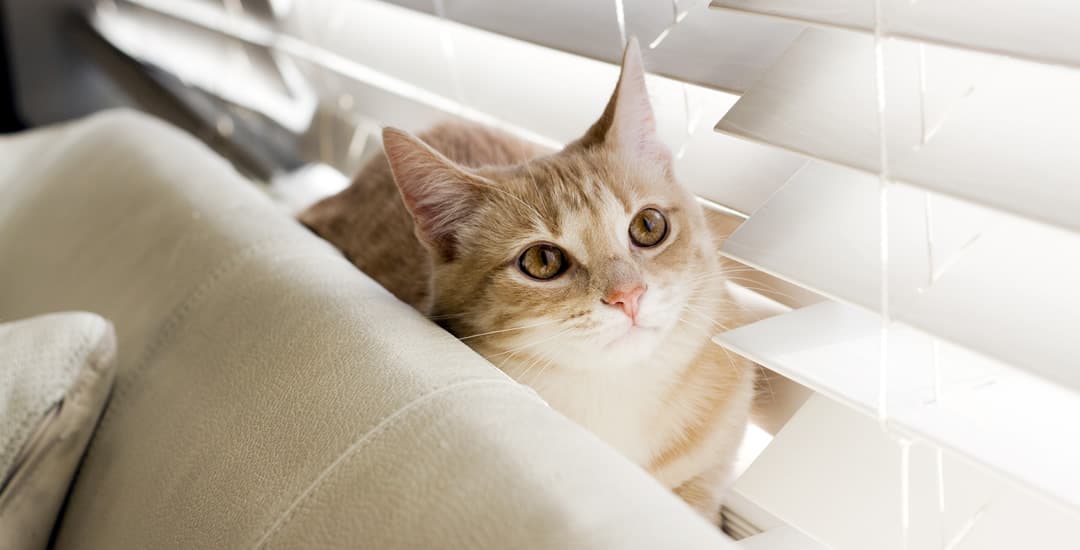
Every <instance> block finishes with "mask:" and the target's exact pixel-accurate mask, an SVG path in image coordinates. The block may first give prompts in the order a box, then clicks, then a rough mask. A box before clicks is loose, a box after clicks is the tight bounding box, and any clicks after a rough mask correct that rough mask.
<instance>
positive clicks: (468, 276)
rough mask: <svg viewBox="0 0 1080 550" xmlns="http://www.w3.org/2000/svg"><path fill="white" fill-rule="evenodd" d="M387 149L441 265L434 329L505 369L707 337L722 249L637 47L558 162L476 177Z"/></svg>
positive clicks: (634, 354) (402, 148) (413, 142)
mask: <svg viewBox="0 0 1080 550" xmlns="http://www.w3.org/2000/svg"><path fill="white" fill-rule="evenodd" d="M384 143H385V148H386V152H387V158H388V159H389V161H390V164H391V167H392V169H393V172H394V177H395V180H396V182H397V184H398V186H399V188H400V189H401V192H402V196H403V198H404V200H405V203H406V205H407V207H408V208H409V210H410V211H411V212H412V214H413V218H414V220H415V222H416V232H417V235H418V236H419V237H420V240H421V241H422V242H424V244H425V245H426V246H427V247H428V249H429V250H430V251H431V252H432V256H433V259H434V282H433V283H434V289H433V290H434V306H433V310H432V314H433V318H436V319H439V320H440V322H442V323H443V324H445V325H446V326H448V327H449V328H450V329H451V330H452V331H453V332H455V333H456V334H457V335H458V336H459V337H463V339H464V340H465V341H466V342H468V343H469V344H470V345H472V346H473V347H475V348H477V349H478V350H480V351H481V352H482V353H484V354H485V355H487V356H488V357H489V358H490V359H491V360H492V361H493V362H494V363H496V364H500V363H502V362H503V359H505V360H507V363H509V364H511V365H517V367H518V368H520V367H521V366H522V365H529V364H535V365H540V366H543V365H546V364H555V365H559V366H562V367H569V368H575V367H582V368H593V367H597V368H599V367H605V366H618V365H625V364H631V363H638V362H640V360H641V359H643V358H647V357H649V356H650V355H651V352H652V351H653V350H655V348H656V346H657V345H658V344H659V343H660V342H661V341H663V340H664V339H665V338H666V337H668V336H669V335H671V334H672V332H673V331H699V332H700V331H702V327H703V325H707V324H708V321H707V319H708V318H709V317H710V316H711V315H712V313H713V312H712V311H711V310H712V309H713V307H712V306H714V305H715V304H710V303H709V299H708V296H707V294H708V291H707V289H708V288H709V287H711V286H712V285H713V284H715V281H714V280H710V277H709V275H710V274H711V273H714V272H715V271H716V270H717V265H716V259H715V247H714V246H713V243H712V240H711V238H710V237H709V234H708V229H707V227H706V225H705V220H704V215H703V212H702V210H701V207H700V205H699V204H698V202H697V201H696V199H695V197H694V196H693V195H692V194H691V193H689V192H688V191H687V190H686V189H684V188H683V187H682V186H681V185H679V183H678V182H677V181H676V180H675V177H674V170H673V160H672V156H671V153H670V151H669V150H668V148H667V147H666V146H665V145H664V144H663V143H662V142H661V140H660V139H659V137H658V136H657V133H656V123H655V119H654V117H653V112H652V107H651V105H650V102H649V96H648V93H647V90H646V87H645V79H644V70H643V66H642V61H641V57H640V53H639V52H638V49H637V46H636V43H634V42H631V44H630V45H629V46H628V47H627V51H626V54H625V55H624V59H623V66H622V73H621V75H620V78H619V82H618V85H617V87H616V89H615V93H614V94H613V95H612V97H611V100H610V101H609V102H608V105H607V108H606V109H605V111H604V113H603V115H602V116H601V117H600V119H599V120H598V121H597V122H596V123H595V124H594V125H593V126H592V127H591V128H590V129H589V130H588V131H587V132H586V134H585V135H584V137H582V138H581V139H579V140H578V141H576V142H574V143H571V144H570V145H568V146H567V147H566V148H565V149H563V150H562V151H560V152H558V153H556V154H553V155H550V156H547V157H541V158H538V159H535V160H533V161H529V162H528V163H525V164H523V165H518V166H512V167H503V168H481V169H475V170H470V169H466V168H463V167H461V166H458V165H455V164H454V163H453V162H451V161H450V160H448V159H447V158H446V157H444V156H443V155H441V154H439V153H438V152H436V151H434V150H433V149H431V148H430V147H428V146H427V145H425V144H424V143H423V142H421V141H420V140H418V139H416V138H414V137H412V136H410V135H409V134H407V133H405V132H401V131H398V130H393V129H388V130H386V131H385V132H384Z"/></svg>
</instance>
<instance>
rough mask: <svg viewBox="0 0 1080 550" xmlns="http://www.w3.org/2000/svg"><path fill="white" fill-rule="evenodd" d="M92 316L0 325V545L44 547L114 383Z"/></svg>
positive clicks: (103, 333)
mask: <svg viewBox="0 0 1080 550" xmlns="http://www.w3.org/2000/svg"><path fill="white" fill-rule="evenodd" d="M115 351H116V341H115V337H114V335H113V329H112V325H110V324H109V322H108V321H106V320H105V319H102V318H101V317H99V316H97V315H94V314H92V313H82V312H73V313H56V314H52V315H42V316H39V317H34V318H31V319H26V320H22V321H13V322H9V323H4V324H0V548H45V545H46V543H47V542H48V541H49V534H50V533H51V532H52V529H53V524H54V523H55V521H56V515H57V512H58V511H59V510H60V505H61V504H62V503H63V502H64V496H65V495H67V492H68V485H69V483H70V482H71V479H72V477H73V476H74V474H75V469H76V468H77V467H78V465H79V459H80V458H81V457H82V455H83V450H84V449H85V448H86V444H87V442H88V441H89V440H90V435H91V434H92V433H93V431H94V426H95V425H96V424H97V419H98V416H99V414H100V413H101V409H102V408H103V407H104V405H105V399H106V397H107V396H108V394H109V388H110V387H111V386H112V381H113V373H114V369H113V365H114V363H113V359H114V354H115Z"/></svg>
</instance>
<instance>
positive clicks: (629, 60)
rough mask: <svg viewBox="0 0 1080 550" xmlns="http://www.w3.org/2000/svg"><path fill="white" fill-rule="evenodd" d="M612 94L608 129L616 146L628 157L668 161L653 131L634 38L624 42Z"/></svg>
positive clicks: (667, 154)
mask: <svg viewBox="0 0 1080 550" xmlns="http://www.w3.org/2000/svg"><path fill="white" fill-rule="evenodd" d="M615 93H616V100H615V114H614V120H613V121H612V128H611V129H612V133H613V134H614V136H613V137H614V138H615V144H616V146H617V147H618V149H619V150H620V151H621V152H622V153H623V154H625V155H626V156H628V157H629V158H641V159H645V160H647V161H651V162H660V163H666V164H670V163H671V162H672V159H671V151H670V150H668V148H667V146H666V145H664V142H663V141H661V140H660V136H659V134H658V133H657V131H656V118H655V117H654V116H653V110H652V105H651V103H650V102H649V90H648V88H647V87H646V86H645V67H644V65H643V64H642V61H641V53H640V51H638V47H637V41H636V40H632V41H631V42H630V44H628V45H627V48H626V53H625V55H624V56H623V67H622V73H621V74H620V75H619V86H618V88H617V89H616V92H615Z"/></svg>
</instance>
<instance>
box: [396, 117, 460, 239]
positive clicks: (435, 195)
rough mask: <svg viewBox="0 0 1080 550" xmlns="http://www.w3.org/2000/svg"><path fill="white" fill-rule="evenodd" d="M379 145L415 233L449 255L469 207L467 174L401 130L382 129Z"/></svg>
mask: <svg viewBox="0 0 1080 550" xmlns="http://www.w3.org/2000/svg"><path fill="white" fill-rule="evenodd" d="M383 146H384V149H385V150H386V158H387V161H389V163H390V169H391V171H392V172H393V174H394V181H395V182H396V183H397V185H398V188H399V189H400V190H401V196H402V199H403V202H404V203H405V206H406V208H408V209H409V212H411V213H412V215H413V219H414V221H415V222H416V229H417V236H418V237H419V238H420V240H421V241H422V242H424V243H425V244H427V245H428V246H429V247H431V248H432V249H433V250H435V251H436V252H438V253H439V254H441V255H442V256H443V257H444V258H445V259H448V260H449V259H453V256H454V248H455V246H456V243H457V240H456V238H455V232H456V231H457V229H458V227H459V226H460V224H461V222H462V221H463V220H464V219H465V217H466V216H467V215H468V213H469V211H470V204H471V200H472V190H471V188H470V185H469V182H468V181H467V180H468V178H469V175H468V174H467V173H466V172H465V171H464V170H462V169H460V168H458V167H457V165H455V164H454V163H453V162H452V161H450V160H449V159H447V158H446V157H444V156H442V155H441V154H439V153H438V152H436V151H435V150H434V149H432V148H430V147H428V146H427V145H426V144H424V143H423V142H421V141H420V140H418V139H417V138H415V137H413V136H411V135H409V134H407V133H405V132H401V131H399V130H394V129H389V128H388V129H386V130H384V131H383Z"/></svg>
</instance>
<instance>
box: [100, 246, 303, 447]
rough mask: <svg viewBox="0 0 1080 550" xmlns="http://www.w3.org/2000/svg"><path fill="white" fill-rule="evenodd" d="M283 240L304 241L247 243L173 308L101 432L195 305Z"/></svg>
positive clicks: (121, 385) (116, 395) (113, 401)
mask: <svg viewBox="0 0 1080 550" xmlns="http://www.w3.org/2000/svg"><path fill="white" fill-rule="evenodd" d="M281 242H286V243H294V242H295V243H299V242H303V241H302V240H300V239H295V240H293V239H289V240H286V241H281V240H265V241H260V242H256V243H253V244H251V245H249V246H247V247H246V248H244V249H242V250H240V251H239V252H237V253H236V254H234V255H233V256H232V257H230V258H229V259H227V260H225V261H224V262H222V263H221V264H218V266H217V267H216V268H214V270H213V271H211V272H210V275H208V276H207V277H206V278H205V279H203V280H202V282H200V283H199V285H198V286H196V287H195V289H194V290H192V291H191V293H189V294H188V295H187V296H185V297H184V298H183V299H182V300H181V301H180V302H179V303H178V304H177V305H176V306H174V307H173V309H172V312H171V313H169V316H168V317H167V318H166V319H165V321H164V322H162V324H161V327H160V328H158V330H157V332H156V333H155V334H154V336H153V338H152V339H151V340H150V342H149V343H148V344H147V345H146V347H144V348H143V352H142V353H141V354H140V355H139V359H138V361H136V363H135V367H134V368H133V369H132V370H131V372H130V373H128V374H127V375H126V376H125V377H124V380H123V382H121V381H119V380H118V381H117V383H116V385H115V387H114V388H113V394H112V397H111V398H110V400H109V405H108V406H107V407H106V409H105V413H104V414H103V415H102V417H101V421H100V423H99V424H98V427H97V433H105V430H106V429H107V427H108V426H109V425H110V424H111V422H112V419H113V418H114V417H115V416H116V415H117V414H119V413H117V412H116V409H117V408H120V407H123V406H124V405H125V404H126V403H127V401H126V399H125V398H126V397H127V396H128V394H130V393H131V392H132V390H133V388H135V387H136V386H138V382H139V381H140V380H142V378H143V377H144V376H145V372H146V371H147V370H149V367H150V366H151V365H152V360H153V358H154V357H155V356H156V355H157V352H158V351H160V350H161V348H163V347H164V346H165V344H167V343H168V342H169V340H170V339H171V338H172V336H173V335H174V334H176V332H177V330H178V329H179V328H181V327H182V326H183V323H184V321H185V320H187V317H188V315H190V314H191V311H192V310H193V309H195V306H196V305H197V304H198V303H199V302H201V301H202V300H203V298H204V297H205V296H206V295H207V294H208V293H209V292H210V291H211V290H213V288H214V287H215V286H216V284H217V283H218V281H220V280H221V279H223V278H224V277H225V276H226V275H228V274H229V273H230V272H232V271H233V270H235V269H236V268H238V267H241V266H242V265H243V263H244V261H246V260H248V259H249V258H251V257H252V256H254V255H255V254H256V253H257V252H260V251H262V250H263V249H264V248H266V247H268V246H270V245H272V244H278V243H281ZM118 374H119V373H118ZM98 441H99V438H97V437H95V438H93V439H92V440H91V444H90V448H89V449H87V454H89V453H90V451H93V450H94V447H96V445H95V443H97V442H98Z"/></svg>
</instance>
